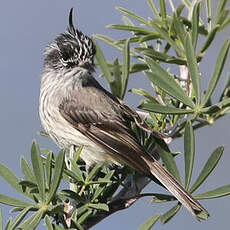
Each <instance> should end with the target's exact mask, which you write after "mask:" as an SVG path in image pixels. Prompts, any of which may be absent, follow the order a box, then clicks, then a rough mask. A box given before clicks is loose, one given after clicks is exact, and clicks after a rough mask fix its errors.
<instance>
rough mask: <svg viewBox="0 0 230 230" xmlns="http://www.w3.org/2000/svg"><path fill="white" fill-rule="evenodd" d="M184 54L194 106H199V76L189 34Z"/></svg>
mask: <svg viewBox="0 0 230 230" xmlns="http://www.w3.org/2000/svg"><path fill="white" fill-rule="evenodd" d="M185 53H186V57H187V62H188V70H189V74H190V77H191V80H192V85H193V89H194V92H195V97H196V104H198V105H199V104H200V74H199V69H198V64H197V61H196V55H195V51H194V48H193V45H192V41H191V38H190V35H189V33H187V35H186V37H185Z"/></svg>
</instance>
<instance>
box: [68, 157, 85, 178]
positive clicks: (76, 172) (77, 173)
mask: <svg viewBox="0 0 230 230" xmlns="http://www.w3.org/2000/svg"><path fill="white" fill-rule="evenodd" d="M69 161H70V162H71V167H72V171H73V172H74V175H75V178H77V181H80V182H83V181H84V178H83V175H82V171H81V170H80V168H79V166H78V165H77V164H76V162H75V161H73V159H69ZM70 173H71V171H70ZM70 176H71V175H70Z"/></svg>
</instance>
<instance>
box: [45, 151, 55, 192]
mask: <svg viewBox="0 0 230 230" xmlns="http://www.w3.org/2000/svg"><path fill="white" fill-rule="evenodd" d="M52 159H53V153H52V152H51V153H50V154H49V155H48V156H47V158H46V186H47V188H48V190H49V189H50V183H51V178H52Z"/></svg>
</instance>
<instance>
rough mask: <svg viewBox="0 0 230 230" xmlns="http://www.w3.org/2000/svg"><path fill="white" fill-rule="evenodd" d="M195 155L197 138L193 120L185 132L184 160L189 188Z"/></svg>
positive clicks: (186, 182) (186, 187)
mask: <svg viewBox="0 0 230 230" xmlns="http://www.w3.org/2000/svg"><path fill="white" fill-rule="evenodd" d="M194 156H195V138H194V132H193V128H192V124H191V121H188V122H187V124H186V126H185V133H184V161H185V189H186V190H187V189H188V187H189V184H190V181H191V177H192V170H193V163H194Z"/></svg>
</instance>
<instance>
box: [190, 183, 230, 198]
mask: <svg viewBox="0 0 230 230" xmlns="http://www.w3.org/2000/svg"><path fill="white" fill-rule="evenodd" d="M228 195H230V185H225V186H221V187H219V188H216V189H214V190H211V191H208V192H205V193H201V194H199V195H196V196H194V198H195V199H198V200H201V199H213V198H219V197H222V196H228Z"/></svg>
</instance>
